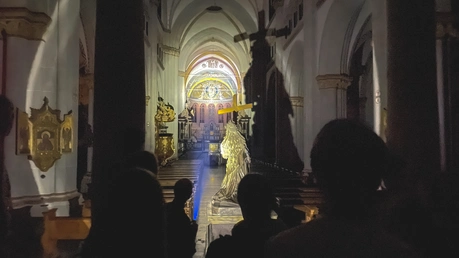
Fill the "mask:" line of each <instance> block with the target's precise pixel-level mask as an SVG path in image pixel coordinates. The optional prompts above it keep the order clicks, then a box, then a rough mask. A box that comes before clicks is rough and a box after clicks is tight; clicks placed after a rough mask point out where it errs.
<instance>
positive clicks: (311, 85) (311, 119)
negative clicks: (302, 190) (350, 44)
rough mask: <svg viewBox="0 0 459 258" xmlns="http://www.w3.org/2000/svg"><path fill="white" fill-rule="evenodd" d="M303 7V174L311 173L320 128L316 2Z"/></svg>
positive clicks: (310, 0)
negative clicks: (312, 152) (314, 148)
mask: <svg viewBox="0 0 459 258" xmlns="http://www.w3.org/2000/svg"><path fill="white" fill-rule="evenodd" d="M304 3H305V4H304V5H303V13H304V17H303V24H304V27H303V30H304V50H303V52H304V56H303V60H304V61H303V64H304V82H305V83H304V84H305V86H304V95H303V96H304V100H303V104H304V105H303V118H304V122H303V128H304V159H303V161H304V169H303V172H304V173H305V174H307V173H310V172H311V166H310V163H311V162H310V153H311V149H312V145H313V143H314V139H315V138H316V135H317V133H318V132H319V130H320V127H321V126H322V123H321V118H320V117H321V116H320V112H321V111H320V89H319V88H318V87H317V80H316V75H317V51H316V48H317V47H316V27H317V26H316V20H317V14H316V10H317V8H316V1H314V0H307V1H305V2H304Z"/></svg>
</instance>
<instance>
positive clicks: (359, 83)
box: [347, 16, 376, 127]
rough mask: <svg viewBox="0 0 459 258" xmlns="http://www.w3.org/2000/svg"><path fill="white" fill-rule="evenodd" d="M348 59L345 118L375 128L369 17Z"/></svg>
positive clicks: (361, 28) (359, 31) (360, 29)
mask: <svg viewBox="0 0 459 258" xmlns="http://www.w3.org/2000/svg"><path fill="white" fill-rule="evenodd" d="M356 34H357V36H356V38H355V40H354V45H353V47H352V52H351V54H350V57H349V69H348V71H349V72H348V73H349V76H350V77H351V78H352V82H351V85H350V86H349V87H348V88H347V117H348V118H351V119H356V120H361V121H363V122H365V123H367V124H368V125H369V126H371V127H374V126H375V116H374V113H375V107H376V103H375V101H376V98H375V92H374V91H375V89H374V83H373V47H372V24H371V16H368V17H367V19H366V20H365V22H364V23H363V25H362V26H361V27H360V28H359V30H358V33H356Z"/></svg>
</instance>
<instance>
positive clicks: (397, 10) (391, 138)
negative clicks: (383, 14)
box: [387, 0, 440, 186]
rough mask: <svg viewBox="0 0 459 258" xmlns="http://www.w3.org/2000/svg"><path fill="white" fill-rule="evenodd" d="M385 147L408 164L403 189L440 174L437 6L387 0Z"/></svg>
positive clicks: (429, 2)
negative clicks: (436, 42)
mask: <svg viewBox="0 0 459 258" xmlns="http://www.w3.org/2000/svg"><path fill="white" fill-rule="evenodd" d="M387 14H388V19H387V20H388V71H387V76H388V113H387V116H388V117H387V123H388V125H387V126H388V128H387V144H388V146H389V148H390V149H391V150H392V151H393V152H394V153H395V154H397V155H399V156H400V157H402V158H403V159H404V160H405V162H406V169H405V171H404V173H403V176H405V177H406V178H409V179H410V180H409V181H408V182H409V183H408V184H406V186H410V185H415V183H416V181H415V180H416V179H421V178H422V177H424V178H425V177H426V176H429V175H432V173H437V172H439V171H440V162H439V157H440V155H439V150H440V149H439V129H438V101H437V88H436V75H435V74H436V65H435V1H434V0H420V1H419V2H417V3H416V5H413V4H410V3H409V2H408V1H399V0H387Z"/></svg>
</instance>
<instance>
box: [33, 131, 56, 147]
mask: <svg viewBox="0 0 459 258" xmlns="http://www.w3.org/2000/svg"><path fill="white" fill-rule="evenodd" d="M37 148H38V150H41V151H50V150H53V143H52V142H51V140H50V133H49V132H48V131H45V132H42V133H41V142H40V143H39V144H38V146H37Z"/></svg>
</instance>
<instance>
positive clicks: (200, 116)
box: [199, 104, 206, 123]
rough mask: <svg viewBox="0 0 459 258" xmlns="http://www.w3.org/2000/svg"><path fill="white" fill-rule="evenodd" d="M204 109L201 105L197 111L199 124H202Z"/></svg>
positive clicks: (204, 106)
mask: <svg viewBox="0 0 459 258" xmlns="http://www.w3.org/2000/svg"><path fill="white" fill-rule="evenodd" d="M205 109H206V105H204V104H201V108H200V110H199V123H204V117H205Z"/></svg>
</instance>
